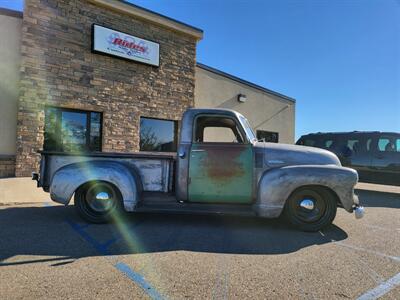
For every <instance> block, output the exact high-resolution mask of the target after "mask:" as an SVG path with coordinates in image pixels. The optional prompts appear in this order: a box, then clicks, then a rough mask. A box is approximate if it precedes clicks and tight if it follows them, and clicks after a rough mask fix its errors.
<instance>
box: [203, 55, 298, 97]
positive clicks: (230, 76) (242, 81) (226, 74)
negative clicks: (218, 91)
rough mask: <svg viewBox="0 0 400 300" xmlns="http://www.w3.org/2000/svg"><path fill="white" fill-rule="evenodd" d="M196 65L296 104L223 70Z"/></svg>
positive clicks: (281, 95)
mask: <svg viewBox="0 0 400 300" xmlns="http://www.w3.org/2000/svg"><path fill="white" fill-rule="evenodd" d="M196 65H197V67H199V68H201V69H204V70H206V71H209V72H212V73H215V74H218V75H221V76H224V77H226V78H229V79H231V80H234V81H236V82H239V83H241V84H244V85H248V86H250V87H252V88H254V89H257V90H260V91H263V92H265V93H268V94H271V95H274V96H277V97H280V98H283V99H285V100H288V101H290V102H292V103H296V99H294V98H291V97H289V96H286V95H283V94H281V93H278V92H275V91H273V90H270V89H267V88H265V87H263V86H260V85H257V84H255V83H252V82H250V81H247V80H244V79H241V78H239V77H236V76H234V75H231V74H228V73H225V72H223V71H221V70H218V69H215V68H213V67H210V66H207V65H205V64H202V63H199V62H198V63H197V64H196Z"/></svg>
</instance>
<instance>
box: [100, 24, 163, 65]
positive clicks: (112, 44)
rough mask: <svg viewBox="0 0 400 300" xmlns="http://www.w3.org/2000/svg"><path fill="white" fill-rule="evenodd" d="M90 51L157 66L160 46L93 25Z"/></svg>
mask: <svg viewBox="0 0 400 300" xmlns="http://www.w3.org/2000/svg"><path fill="white" fill-rule="evenodd" d="M92 35H93V36H92V50H93V51H94V52H101V53H106V54H109V55H114V56H118V57H122V58H125V59H129V60H135V61H139V62H142V63H145V64H149V65H153V66H157V67H158V66H159V62H160V45H159V44H157V43H154V42H151V41H147V40H144V39H141V38H138V37H135V36H132V35H129V34H125V33H123V32H120V31H115V30H113V29H110V28H106V27H103V26H99V25H96V24H93V33H92Z"/></svg>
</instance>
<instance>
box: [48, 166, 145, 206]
mask: <svg viewBox="0 0 400 300" xmlns="http://www.w3.org/2000/svg"><path fill="white" fill-rule="evenodd" d="M137 174H138V173H137V171H135V170H134V168H133V167H132V166H127V165H125V164H123V163H119V162H115V161H106V160H102V161H87V162H80V163H73V164H70V165H66V166H64V167H62V168H60V169H59V170H57V172H56V173H55V174H54V176H53V178H52V180H51V184H50V197H51V199H52V200H53V201H55V202H58V203H62V204H65V205H67V204H68V203H69V202H70V200H71V197H72V195H73V194H74V193H75V191H76V190H77V189H78V188H79V187H80V186H81V185H83V184H85V183H87V182H90V181H106V182H109V183H111V184H113V185H114V186H116V187H117V188H118V189H119V191H120V192H121V195H122V200H123V203H124V208H125V210H126V211H133V210H134V208H135V206H136V204H137V203H138V201H139V197H140V193H141V191H142V184H141V181H140V177H139V176H138V175H137Z"/></svg>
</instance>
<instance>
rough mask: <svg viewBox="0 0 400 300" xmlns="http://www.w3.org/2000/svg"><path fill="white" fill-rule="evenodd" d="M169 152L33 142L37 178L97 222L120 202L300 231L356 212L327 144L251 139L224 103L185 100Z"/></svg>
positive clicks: (345, 176)
mask: <svg viewBox="0 0 400 300" xmlns="http://www.w3.org/2000/svg"><path fill="white" fill-rule="evenodd" d="M177 148H178V150H177V153H176V154H172V153H170V154H160V153H157V154H156V153H144V152H139V153H131V154H120V153H88V154H82V153H54V152H44V151H42V152H41V154H42V160H41V167H40V172H39V174H34V179H36V180H38V186H41V187H43V189H44V190H45V191H49V192H50V196H51V198H52V199H53V200H54V201H56V202H59V203H63V204H65V205H67V204H68V203H69V202H70V199H71V198H72V196H74V200H75V206H76V208H77V211H78V213H79V214H80V215H81V216H82V217H83V218H84V219H86V220H87V221H89V222H95V223H100V222H105V221H109V220H110V219H112V218H115V216H116V215H118V213H120V212H122V211H128V212H160V213H161V212H175V213H176V212H178V213H179V212H182V213H217V214H233V215H247V216H258V217H265V218H275V217H279V216H280V215H282V214H283V215H285V216H286V217H287V219H288V220H289V222H290V223H291V224H292V225H294V226H296V227H298V228H300V229H302V230H306V231H315V230H319V229H321V228H323V227H325V226H327V225H329V224H331V223H332V221H333V219H334V218H335V215H336V210H337V207H338V206H339V207H343V208H344V209H345V210H346V211H348V212H355V213H356V217H361V216H362V215H363V212H364V211H363V208H362V207H361V206H360V205H359V202H358V198H357V196H356V195H354V186H355V184H356V183H357V181H358V175H357V172H356V171H355V170H353V169H349V168H345V167H342V166H341V164H340V161H339V159H338V158H337V156H336V155H335V154H333V153H331V152H329V151H326V150H323V149H317V148H311V147H302V146H295V145H285V144H273V143H264V142H260V141H257V139H256V137H255V135H254V132H253V130H252V129H251V127H250V125H249V122H248V121H247V119H246V118H245V117H244V116H242V115H241V114H240V113H238V112H236V111H233V110H228V109H188V110H187V111H186V112H185V113H184V115H183V118H182V122H181V128H180V139H179V144H178V147H177Z"/></svg>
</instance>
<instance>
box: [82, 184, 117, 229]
mask: <svg viewBox="0 0 400 300" xmlns="http://www.w3.org/2000/svg"><path fill="white" fill-rule="evenodd" d="M121 199H122V197H121V194H120V192H119V190H118V189H117V188H115V187H114V186H113V185H111V184H110V183H108V182H105V181H94V182H89V183H87V184H84V185H83V186H81V187H80V188H79V189H78V190H77V191H76V192H75V208H76V209H77V212H78V214H79V215H80V216H81V217H82V218H83V219H84V220H86V221H88V222H90V223H106V222H108V221H111V220H112V219H113V216H116V214H117V213H118V212H120V211H122V209H121Z"/></svg>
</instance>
